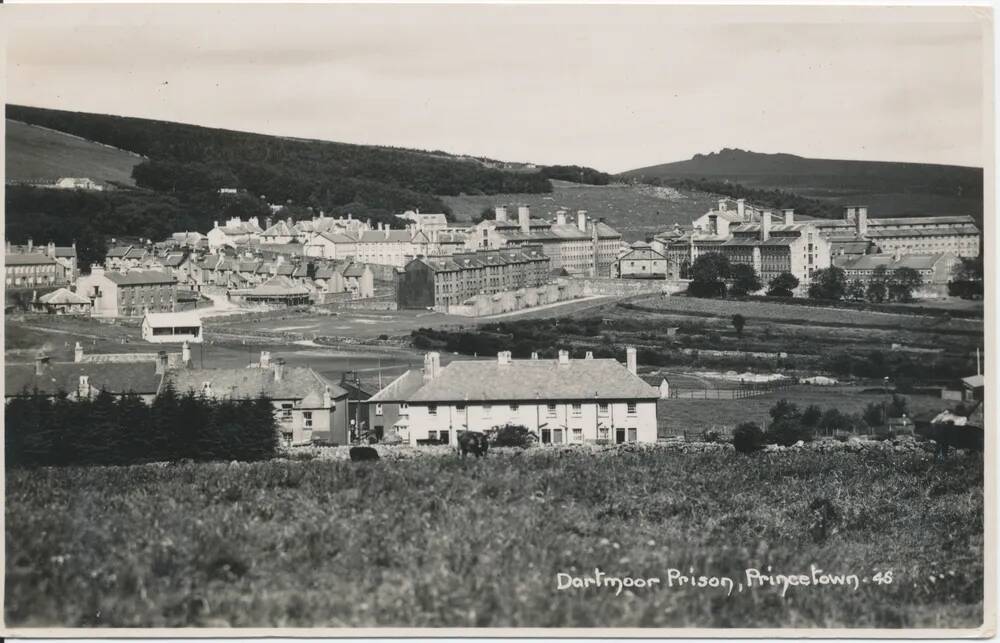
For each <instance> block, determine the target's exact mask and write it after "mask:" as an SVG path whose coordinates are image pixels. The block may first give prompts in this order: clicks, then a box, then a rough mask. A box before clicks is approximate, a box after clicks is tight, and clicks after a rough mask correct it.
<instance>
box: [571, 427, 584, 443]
mask: <svg viewBox="0 0 1000 643" xmlns="http://www.w3.org/2000/svg"><path fill="white" fill-rule="evenodd" d="M573 442H583V429H573Z"/></svg>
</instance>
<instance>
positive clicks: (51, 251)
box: [45, 241, 56, 258]
mask: <svg viewBox="0 0 1000 643" xmlns="http://www.w3.org/2000/svg"><path fill="white" fill-rule="evenodd" d="M45 254H47V255H48V256H50V257H52V258H55V256H56V244H55V243H53V242H52V241H49V244H48V245H47V246H45Z"/></svg>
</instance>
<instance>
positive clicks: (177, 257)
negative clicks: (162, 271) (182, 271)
mask: <svg viewBox="0 0 1000 643" xmlns="http://www.w3.org/2000/svg"><path fill="white" fill-rule="evenodd" d="M185 259H187V255H185V254H182V253H176V254H169V255H167V256H166V257H164V258H163V262H162V263H163V265H164V266H167V267H168V268H176V267H177V266H179V265H181V264H182V263H184V260H185Z"/></svg>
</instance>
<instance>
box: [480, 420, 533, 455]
mask: <svg viewBox="0 0 1000 643" xmlns="http://www.w3.org/2000/svg"><path fill="white" fill-rule="evenodd" d="M488 437H489V440H490V445H491V446H495V447H517V448H519V449H525V448H527V447H530V446H531V445H532V444H534V443H535V440H536V439H537V438H536V437H535V434H534V433H532V432H531V431H530V430H528V427H526V426H522V425H520V424H505V425H504V426H498V427H493V428H492V429H490V430H489V431H488Z"/></svg>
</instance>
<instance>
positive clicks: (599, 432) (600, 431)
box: [597, 426, 608, 440]
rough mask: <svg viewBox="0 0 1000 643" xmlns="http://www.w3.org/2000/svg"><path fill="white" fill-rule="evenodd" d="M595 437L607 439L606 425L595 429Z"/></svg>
mask: <svg viewBox="0 0 1000 643" xmlns="http://www.w3.org/2000/svg"><path fill="white" fill-rule="evenodd" d="M597 438H598V439H599V440H607V439H608V427H606V426H602V427H601V428H599V429H597Z"/></svg>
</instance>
